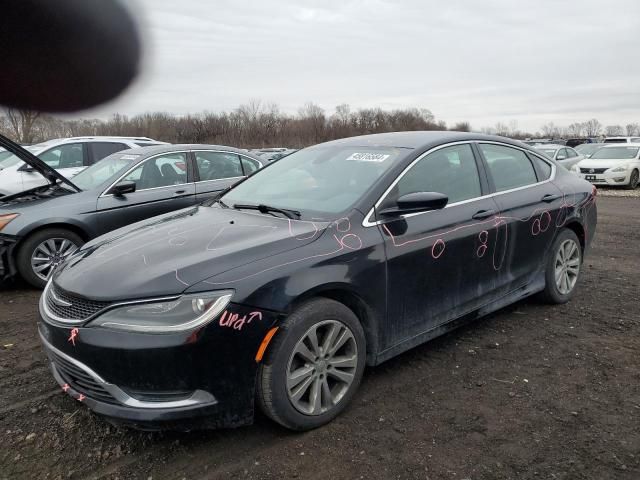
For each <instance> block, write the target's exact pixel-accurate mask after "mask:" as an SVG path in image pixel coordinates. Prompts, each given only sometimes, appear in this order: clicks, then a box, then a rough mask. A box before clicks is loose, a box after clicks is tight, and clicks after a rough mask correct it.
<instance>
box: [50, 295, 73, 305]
mask: <svg viewBox="0 0 640 480" xmlns="http://www.w3.org/2000/svg"><path fill="white" fill-rule="evenodd" d="M51 300H53V303H55V304H56V305H58V306H59V307H70V306H71V305H73V304H72V303H69V302H65V301H64V300H62V299H61V298H58V297H57V296H56V294H55V293H53V292H51Z"/></svg>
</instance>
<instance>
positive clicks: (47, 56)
mask: <svg viewBox="0 0 640 480" xmlns="http://www.w3.org/2000/svg"><path fill="white" fill-rule="evenodd" d="M1 5H2V6H1V7H0V62H1V68H0V104H2V105H6V106H9V107H14V108H21V109H30V110H40V111H45V112H72V111H76V110H81V109H86V108H90V107H94V106H96V105H99V104H101V103H104V102H106V101H108V100H110V99H112V98H114V97H115V96H117V95H118V94H119V93H121V92H122V91H123V90H124V89H125V88H126V87H127V86H128V85H129V84H130V83H131V81H132V80H133V79H134V78H135V76H136V74H137V72H138V64H139V60H140V55H141V53H140V51H141V45H140V37H139V34H138V29H137V27H136V24H135V22H134V20H133V19H132V18H131V16H130V14H129V13H128V11H127V10H126V8H125V7H124V6H123V5H122V4H121V3H120V2H119V1H116V0H4V1H2V4H1Z"/></svg>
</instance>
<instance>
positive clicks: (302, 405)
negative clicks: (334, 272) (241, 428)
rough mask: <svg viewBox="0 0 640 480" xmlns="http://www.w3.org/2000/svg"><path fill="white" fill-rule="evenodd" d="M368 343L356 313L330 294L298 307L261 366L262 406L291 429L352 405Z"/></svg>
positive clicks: (259, 394) (312, 425) (307, 426)
mask: <svg viewBox="0 0 640 480" xmlns="http://www.w3.org/2000/svg"><path fill="white" fill-rule="evenodd" d="M365 358H366V342H365V336H364V331H363V329H362V325H360V322H359V321H358V318H357V317H356V315H355V314H354V313H353V312H352V311H351V310H350V309H349V308H347V307H346V306H345V305H343V304H342V303H339V302H336V301H334V300H329V299H326V298H318V299H314V300H311V301H309V302H307V303H305V304H303V305H302V306H300V307H299V308H298V309H296V310H295V311H294V312H293V313H292V314H291V315H290V316H289V317H288V318H287V319H286V320H285V322H284V323H283V324H282V325H281V326H280V329H279V330H278V332H277V334H276V336H275V338H274V340H273V342H272V343H271V345H270V346H269V351H268V355H267V358H266V359H265V361H264V363H263V364H262V365H261V366H260V370H259V374H258V385H257V399H258V403H259V405H260V407H261V409H262V411H263V412H264V413H265V414H266V415H267V416H268V417H270V418H271V419H272V420H274V421H276V422H278V423H279V424H281V425H283V426H285V427H287V428H289V429H291V430H298V431H304V430H311V429H313V428H317V427H319V426H321V425H324V424H326V423H328V422H330V421H331V420H333V419H334V418H335V417H337V416H338V415H339V414H340V413H341V412H342V411H343V410H344V409H345V408H346V406H347V405H348V404H349V402H350V401H351V399H352V398H353V395H354V394H355V392H356V390H357V389H358V385H359V384H360V380H361V379H362V373H363V371H364V366H365Z"/></svg>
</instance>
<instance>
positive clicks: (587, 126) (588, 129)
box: [582, 118, 602, 137]
mask: <svg viewBox="0 0 640 480" xmlns="http://www.w3.org/2000/svg"><path fill="white" fill-rule="evenodd" d="M582 129H583V130H584V134H585V135H586V136H587V137H597V136H598V135H600V132H601V131H602V124H601V123H600V122H599V121H598V120H597V119H595V118H592V119H591V120H587V121H586V122H584V123H583V124H582Z"/></svg>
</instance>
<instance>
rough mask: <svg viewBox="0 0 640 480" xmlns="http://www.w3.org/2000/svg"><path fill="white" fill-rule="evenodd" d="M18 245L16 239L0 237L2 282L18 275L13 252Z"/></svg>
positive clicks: (0, 278)
mask: <svg viewBox="0 0 640 480" xmlns="http://www.w3.org/2000/svg"><path fill="white" fill-rule="evenodd" d="M17 244H18V240H17V239H16V238H15V237H10V236H7V235H0V280H7V279H9V278H11V277H13V276H15V274H16V266H15V262H14V260H13V258H14V257H13V252H14V250H15V248H16V245H17Z"/></svg>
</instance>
